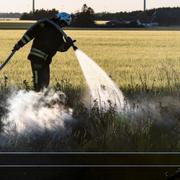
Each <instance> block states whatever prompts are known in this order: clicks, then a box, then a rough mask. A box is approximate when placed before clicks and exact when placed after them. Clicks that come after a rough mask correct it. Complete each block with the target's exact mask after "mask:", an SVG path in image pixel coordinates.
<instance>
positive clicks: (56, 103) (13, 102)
mask: <svg viewBox="0 0 180 180" xmlns="http://www.w3.org/2000/svg"><path fill="white" fill-rule="evenodd" d="M65 100H66V96H65V94H64V93H62V92H60V91H57V92H54V91H53V90H44V91H43V92H39V93H36V92H34V91H29V92H27V91H25V90H20V91H14V92H13V93H12V94H11V95H10V97H9V98H8V100H7V110H8V113H7V114H6V115H5V116H4V117H3V118H2V119H1V120H2V122H3V134H4V136H6V137H7V136H9V137H13V136H16V135H18V136H31V135H32V134H37V133H43V132H46V131H49V132H53V133H57V132H58V133H60V134H61V135H63V136H64V135H65V134H68V133H70V128H68V129H66V127H67V125H68V123H71V122H72V121H74V119H73V117H72V113H73V110H72V109H70V108H67V107H65V106H64V104H65Z"/></svg>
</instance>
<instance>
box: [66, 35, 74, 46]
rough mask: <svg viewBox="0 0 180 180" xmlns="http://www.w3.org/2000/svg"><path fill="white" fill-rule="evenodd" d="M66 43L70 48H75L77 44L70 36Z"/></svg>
mask: <svg viewBox="0 0 180 180" xmlns="http://www.w3.org/2000/svg"><path fill="white" fill-rule="evenodd" d="M66 41H67V43H68V45H69V46H73V44H74V43H75V42H76V40H72V38H71V37H69V36H68V37H67V38H66Z"/></svg>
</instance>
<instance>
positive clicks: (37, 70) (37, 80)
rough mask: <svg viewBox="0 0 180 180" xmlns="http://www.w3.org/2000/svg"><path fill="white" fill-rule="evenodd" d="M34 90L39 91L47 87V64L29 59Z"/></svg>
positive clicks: (48, 72)
mask: <svg viewBox="0 0 180 180" xmlns="http://www.w3.org/2000/svg"><path fill="white" fill-rule="evenodd" d="M31 67H32V73H33V84H34V90H35V91H37V92H39V91H41V90H43V89H44V88H46V87H48V85H49V79H50V71H49V64H45V63H42V62H39V61H31Z"/></svg>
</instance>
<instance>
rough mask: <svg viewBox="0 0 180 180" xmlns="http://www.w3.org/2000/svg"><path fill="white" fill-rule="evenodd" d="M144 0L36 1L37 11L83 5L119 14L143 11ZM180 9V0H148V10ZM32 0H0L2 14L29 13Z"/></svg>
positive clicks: (73, 8) (66, 8)
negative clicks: (160, 8) (161, 8)
mask: <svg viewBox="0 0 180 180" xmlns="http://www.w3.org/2000/svg"><path fill="white" fill-rule="evenodd" d="M143 2H144V0H35V8H36V9H42V8H43V9H52V8H55V9H57V10H59V11H66V12H69V13H72V12H73V13H74V12H76V11H77V10H80V9H81V7H82V5H83V4H87V5H88V6H90V7H92V8H93V9H94V10H95V12H105V11H106V12H119V11H132V10H142V9H143ZM177 6H178V7H180V0H147V9H152V8H157V7H177ZM31 10H32V0H0V12H29V11H31Z"/></svg>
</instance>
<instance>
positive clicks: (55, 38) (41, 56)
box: [18, 19, 71, 64]
mask: <svg viewBox="0 0 180 180" xmlns="http://www.w3.org/2000/svg"><path fill="white" fill-rule="evenodd" d="M58 27H59V25H58V24H57V22H56V21H55V19H44V20H40V21H38V22H37V23H35V24H34V25H33V26H32V27H31V28H30V29H28V30H27V31H26V33H25V34H24V35H23V37H22V38H21V39H20V40H19V41H18V45H19V46H20V47H23V46H24V45H25V44H27V43H28V42H29V41H31V40H32V39H34V41H33V44H32V47H31V51H30V53H29V55H28V59H29V60H34V59H35V60H38V61H43V62H45V63H47V64H50V63H51V61H52V57H53V56H54V55H55V54H56V52H57V51H61V52H65V51H67V50H68V49H69V47H70V46H71V45H70V44H69V43H68V42H66V40H65V39H64V37H63V34H62V33H61V32H60V31H59V29H58ZM59 28H60V27H59Z"/></svg>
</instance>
